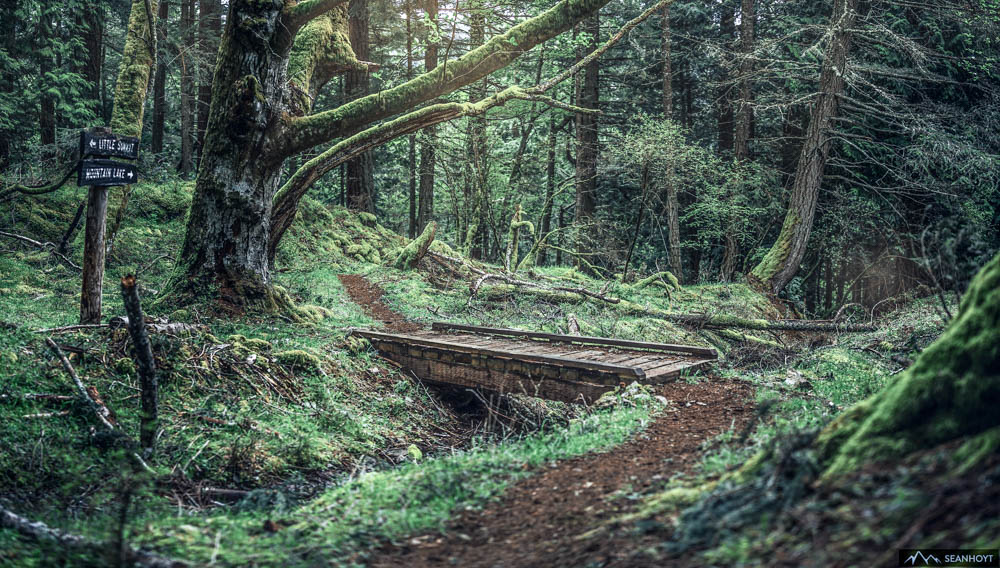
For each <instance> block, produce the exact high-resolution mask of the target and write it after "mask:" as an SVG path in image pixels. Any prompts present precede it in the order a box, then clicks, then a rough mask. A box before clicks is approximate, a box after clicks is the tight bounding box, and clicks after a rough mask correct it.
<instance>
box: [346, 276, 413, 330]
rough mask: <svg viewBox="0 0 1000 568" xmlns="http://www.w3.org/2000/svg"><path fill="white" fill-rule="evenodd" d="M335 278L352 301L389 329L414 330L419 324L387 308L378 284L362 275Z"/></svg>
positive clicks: (383, 292) (382, 291)
mask: <svg viewBox="0 0 1000 568" xmlns="http://www.w3.org/2000/svg"><path fill="white" fill-rule="evenodd" d="M337 278H339V279H340V283H341V284H343V285H344V289H345V290H347V295H348V296H350V297H351V299H352V300H354V303H356V304H357V305H359V306H361V308H362V309H363V310H364V311H365V313H366V314H368V315H369V316H371V317H372V318H374V319H376V320H378V321H381V322H382V323H384V324H385V327H386V329H387V330H389V331H396V332H406V331H416V330H418V329H420V326H419V325H417V324H415V323H413V322H408V321H406V318H404V317H403V316H402V315H401V314H399V313H396V312H394V311H392V310H391V309H389V306H387V305H385V303H384V302H383V301H382V296H383V295H384V294H385V291H384V290H382V288H381V287H379V285H378V284H374V283H372V282H370V281H369V280H368V279H367V278H365V277H364V276H361V275H358V274H338V275H337Z"/></svg>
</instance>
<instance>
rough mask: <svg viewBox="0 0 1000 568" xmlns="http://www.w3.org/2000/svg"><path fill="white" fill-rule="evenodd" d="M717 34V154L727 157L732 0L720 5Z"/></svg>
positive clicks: (729, 148) (730, 129)
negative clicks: (720, 40) (719, 50)
mask: <svg viewBox="0 0 1000 568" xmlns="http://www.w3.org/2000/svg"><path fill="white" fill-rule="evenodd" d="M720 9H721V10H722V13H721V15H720V17H719V33H720V35H721V36H722V38H721V39H722V56H721V61H720V64H719V90H718V92H717V93H716V101H715V104H716V116H717V121H718V128H719V148H718V150H719V154H720V155H723V156H728V155H730V154H731V153H732V151H733V94H732V91H733V88H732V85H731V84H730V77H729V70H730V67H731V66H732V58H731V57H730V55H729V52H730V50H731V49H732V47H733V38H734V36H735V35H736V12H735V7H734V6H733V0H723V1H722V3H721V4H720Z"/></svg>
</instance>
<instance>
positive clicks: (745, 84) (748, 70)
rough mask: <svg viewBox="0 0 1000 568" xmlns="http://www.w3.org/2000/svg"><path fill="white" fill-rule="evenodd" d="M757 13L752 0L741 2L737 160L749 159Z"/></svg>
mask: <svg viewBox="0 0 1000 568" xmlns="http://www.w3.org/2000/svg"><path fill="white" fill-rule="evenodd" d="M756 23H757V13H756V10H755V6H754V0H742V4H741V7H740V63H739V95H738V97H737V104H736V127H735V132H734V134H733V145H734V149H733V152H734V155H735V157H736V159H737V160H739V161H743V160H748V159H750V137H751V136H752V134H753V70H754V65H753V46H754V28H755V26H756Z"/></svg>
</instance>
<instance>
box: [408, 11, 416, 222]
mask: <svg viewBox="0 0 1000 568" xmlns="http://www.w3.org/2000/svg"><path fill="white" fill-rule="evenodd" d="M412 78H413V0H406V80H407V81H409V80H410V79H412ZM406 138H407V140H406V143H407V150H406V172H407V185H408V189H409V192H408V195H409V201H410V219H409V224H408V225H407V236H409V237H410V238H411V239H413V238H416V236H417V135H416V134H410V135H409V136H407V137H406Z"/></svg>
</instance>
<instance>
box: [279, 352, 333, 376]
mask: <svg viewBox="0 0 1000 568" xmlns="http://www.w3.org/2000/svg"><path fill="white" fill-rule="evenodd" d="M274 360H275V361H277V362H278V363H281V364H282V365H285V366H287V367H291V368H292V369H294V370H302V371H314V372H318V371H321V370H322V369H323V361H321V360H320V358H319V357H317V356H315V355H313V354H312V353H309V352H308V351H303V350H302V349H291V350H288V351H281V352H279V353H275V354H274Z"/></svg>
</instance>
